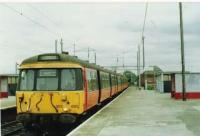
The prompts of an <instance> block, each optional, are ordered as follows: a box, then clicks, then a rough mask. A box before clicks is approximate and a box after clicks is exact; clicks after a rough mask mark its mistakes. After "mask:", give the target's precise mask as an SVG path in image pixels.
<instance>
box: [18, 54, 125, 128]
mask: <svg viewBox="0 0 200 136" xmlns="http://www.w3.org/2000/svg"><path fill="white" fill-rule="evenodd" d="M19 70H20V72H19V81H18V87H17V91H16V109H17V120H19V121H20V122H22V123H23V124H24V126H25V127H26V128H28V127H30V126H31V125H32V124H39V125H43V124H49V123H53V122H59V123H74V122H76V120H77V118H78V117H80V116H82V115H84V114H85V113H87V112H88V111H89V110H90V109H92V108H93V107H95V106H97V105H99V104H101V103H102V102H104V101H106V100H107V99H109V98H111V97H112V96H114V95H116V94H118V93H120V92H122V91H123V90H124V89H126V88H127V87H128V81H127V79H126V77H125V76H123V75H122V74H119V73H116V72H114V71H111V70H108V69H105V68H103V67H101V66H99V65H96V64H92V63H89V62H88V61H84V60H80V59H78V58H77V57H75V56H71V55H69V54H67V53H46V54H39V55H36V56H33V57H30V58H27V59H25V60H23V61H22V63H21V64H20V67H19Z"/></svg>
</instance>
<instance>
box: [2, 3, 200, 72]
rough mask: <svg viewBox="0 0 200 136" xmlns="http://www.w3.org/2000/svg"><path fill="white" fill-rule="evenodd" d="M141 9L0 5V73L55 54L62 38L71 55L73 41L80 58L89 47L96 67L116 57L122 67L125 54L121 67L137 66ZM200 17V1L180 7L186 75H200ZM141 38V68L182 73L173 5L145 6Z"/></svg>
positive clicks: (140, 5) (175, 6)
mask: <svg viewBox="0 0 200 136" xmlns="http://www.w3.org/2000/svg"><path fill="white" fill-rule="evenodd" d="M144 11H145V3H104V4H103V3H80V4H79V3H65V4H64V3H49V4H47V3H44V4H41V3H40V4H25V3H18V4H12V3H7V4H6V5H5V4H2V3H1V4H0V74H3V73H14V72H15V63H16V62H17V63H20V62H21V61H22V60H23V59H25V58H27V57H30V56H33V55H36V54H40V53H48V52H54V51H55V49H54V41H55V39H59V40H60V38H61V37H62V38H63V42H64V50H66V51H69V53H70V54H73V43H74V42H75V43H76V50H77V52H76V55H77V56H79V58H81V59H85V60H86V59H87V47H88V46H89V47H91V48H93V49H95V50H96V52H97V63H98V64H99V65H102V66H108V65H109V66H110V65H116V64H117V62H116V60H117V59H116V58H117V56H118V57H119V63H118V65H122V64H123V59H122V58H123V52H125V53H124V63H125V65H134V66H136V64H137V63H136V56H137V54H136V52H137V49H138V44H141V31H142V25H143V20H144ZM18 12H19V13H22V15H23V16H22V15H20V14H19V13H18ZM199 15H200V3H183V19H184V38H185V59H186V70H188V71H198V72H199V71H200V61H199V60H200V59H199V52H200V45H199V43H200V25H199V24H200V16H199ZM144 34H145V52H146V66H153V65H157V66H159V67H160V68H161V69H163V70H165V71H174V70H181V67H180V66H181V58H180V56H181V55H180V35H179V8H178V3H149V6H148V12H147V19H146V28H145V33H144ZM59 50H60V49H59ZM141 57H142V56H141ZM90 62H94V53H93V52H91V53H90Z"/></svg>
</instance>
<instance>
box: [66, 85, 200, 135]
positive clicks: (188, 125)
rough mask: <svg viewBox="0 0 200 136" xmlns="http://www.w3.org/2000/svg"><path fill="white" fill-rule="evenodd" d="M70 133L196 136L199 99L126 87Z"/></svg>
mask: <svg viewBox="0 0 200 136" xmlns="http://www.w3.org/2000/svg"><path fill="white" fill-rule="evenodd" d="M68 135H70V136H199V135H200V100H188V101H186V102H183V101H181V100H174V99H171V98H170V94H161V93H159V92H155V91H147V90H137V89H136V88H134V87H129V88H128V89H127V90H126V91H125V92H124V93H123V94H122V95H121V96H119V97H118V98H117V99H116V100H115V101H114V102H113V103H112V104H110V105H109V106H107V107H106V108H105V109H103V110H102V111H100V112H98V113H97V114H96V115H95V116H93V117H92V118H91V119H89V120H88V121H87V122H86V123H84V124H82V125H81V126H80V127H78V128H77V129H75V130H74V131H72V132H71V133H70V134H68Z"/></svg>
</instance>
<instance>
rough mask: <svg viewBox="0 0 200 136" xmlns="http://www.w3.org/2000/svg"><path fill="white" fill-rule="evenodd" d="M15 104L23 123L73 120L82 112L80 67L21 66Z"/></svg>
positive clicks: (82, 95) (72, 121)
mask: <svg viewBox="0 0 200 136" xmlns="http://www.w3.org/2000/svg"><path fill="white" fill-rule="evenodd" d="M16 105H17V120H19V121H21V122H22V123H24V124H29V123H36V124H46V123H47V124H49V123H50V122H51V123H52V122H60V123H74V122H75V121H76V118H77V117H78V116H79V115H80V114H82V113H83V111H84V91H83V76H82V69H81V68H33V69H21V70H20V76H19V86H18V91H17V92H16Z"/></svg>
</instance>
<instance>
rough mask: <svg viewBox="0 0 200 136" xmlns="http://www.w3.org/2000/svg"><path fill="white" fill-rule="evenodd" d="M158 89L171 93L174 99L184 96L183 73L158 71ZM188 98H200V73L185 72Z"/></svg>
mask: <svg viewBox="0 0 200 136" xmlns="http://www.w3.org/2000/svg"><path fill="white" fill-rule="evenodd" d="M155 73H156V74H155V75H156V90H157V91H159V92H161V93H171V97H172V98H174V99H181V98H182V73H181V72H180V71H168V72H163V71H156V72H155ZM185 86H186V98H187V99H195V98H199V99H200V73H197V72H189V71H186V73H185Z"/></svg>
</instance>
